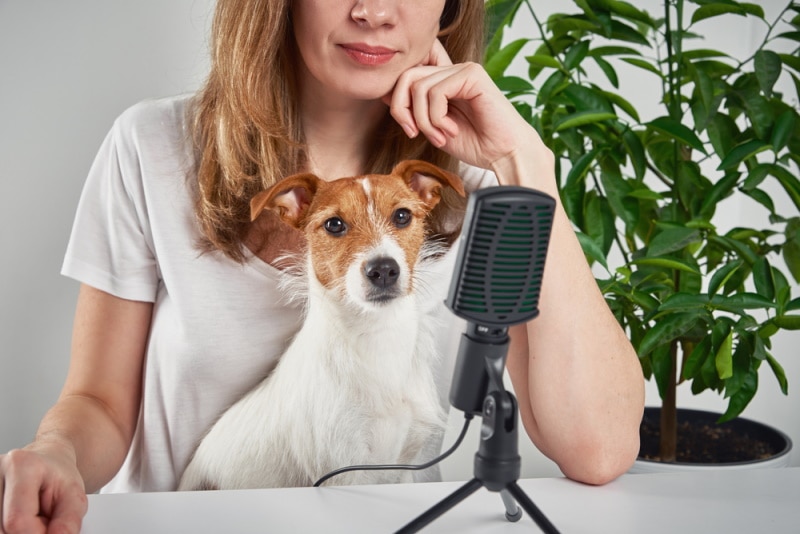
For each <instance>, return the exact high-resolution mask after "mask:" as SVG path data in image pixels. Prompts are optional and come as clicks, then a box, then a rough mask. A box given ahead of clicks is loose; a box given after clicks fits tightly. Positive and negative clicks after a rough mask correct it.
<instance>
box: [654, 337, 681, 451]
mask: <svg viewBox="0 0 800 534" xmlns="http://www.w3.org/2000/svg"><path fill="white" fill-rule="evenodd" d="M678 344H679V343H678V340H677V339H675V340H673V341H672V343H671V344H670V347H669V360H670V370H669V375H668V381H667V391H666V392H665V395H664V398H663V399H661V421H660V425H661V428H660V435H661V440H660V442H659V451H658V455H659V456H660V457H661V461H662V462H674V461H675V457H676V451H677V449H678V408H677V369H678Z"/></svg>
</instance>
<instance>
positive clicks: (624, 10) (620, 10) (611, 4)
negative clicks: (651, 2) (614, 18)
mask: <svg viewBox="0 0 800 534" xmlns="http://www.w3.org/2000/svg"><path fill="white" fill-rule="evenodd" d="M602 3H603V7H605V8H606V9H608V10H609V11H611V12H612V13H614V14H615V15H619V16H620V17H622V18H626V19H629V20H633V21H636V22H642V23H644V24H646V25H648V26H653V24H654V23H653V19H651V18H650V15H648V14H647V12H646V11H641V10H639V9H636V8H635V7H633V6H632V5H631V4H629V3H627V2H621V1H619V0H604V1H603V2H602Z"/></svg>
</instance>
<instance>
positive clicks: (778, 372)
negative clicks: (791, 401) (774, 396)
mask: <svg viewBox="0 0 800 534" xmlns="http://www.w3.org/2000/svg"><path fill="white" fill-rule="evenodd" d="M767 363H768V364H769V366H770V368H771V369H772V372H773V373H775V378H777V379H778V384H779V385H780V386H781V392H782V393H783V394H784V395H788V394H789V382H788V381H787V380H786V371H784V370H783V367H782V366H781V364H779V363H778V360H776V359H775V358H773V357H772V355H771V354H767Z"/></svg>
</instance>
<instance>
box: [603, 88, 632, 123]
mask: <svg viewBox="0 0 800 534" xmlns="http://www.w3.org/2000/svg"><path fill="white" fill-rule="evenodd" d="M600 94H602V95H603V96H604V97H605V98H606V99H607V100H608V101H610V102H611V103H612V104H614V105H615V106H617V107H618V108H620V109H621V110H622V111H624V112H625V113H627V114H628V115H629V116H630V117H631V118H632V119H633V120H635V121H636V122H639V112H638V111H636V108H635V107H634V106H633V104H631V103H630V102H628V101H627V100H625V99H624V98H622V97H621V96H620V95H618V94H617V93H611V92H609V91H600Z"/></svg>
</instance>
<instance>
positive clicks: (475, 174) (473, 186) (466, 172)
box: [459, 163, 500, 193]
mask: <svg viewBox="0 0 800 534" xmlns="http://www.w3.org/2000/svg"><path fill="white" fill-rule="evenodd" d="M459 173H460V174H461V179H462V180H463V181H464V188H465V189H466V190H467V192H468V193H471V192H473V191H477V190H478V189H483V188H485V187H492V186H495V185H500V184H499V183H498V181H497V176H495V174H494V173H493V172H492V171H488V170H486V169H480V168H478V167H473V166H472V165H467V164H466V163H461V168H460V169H459Z"/></svg>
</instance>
